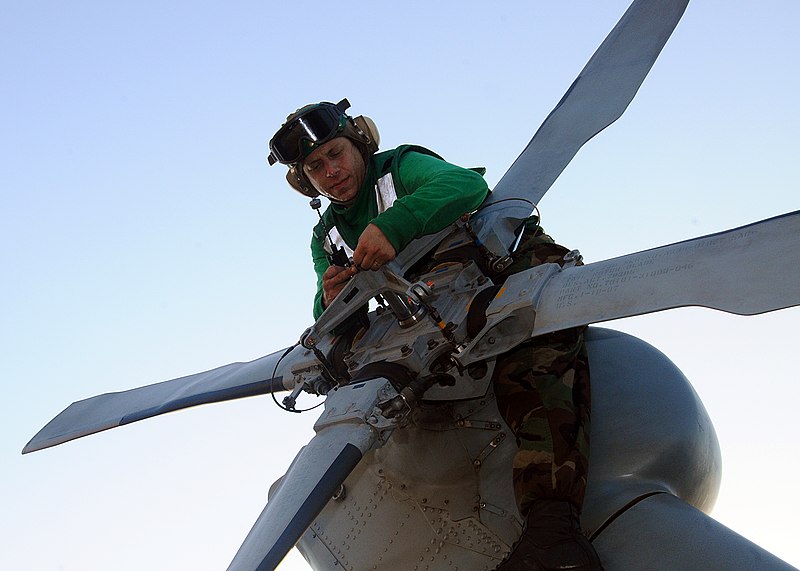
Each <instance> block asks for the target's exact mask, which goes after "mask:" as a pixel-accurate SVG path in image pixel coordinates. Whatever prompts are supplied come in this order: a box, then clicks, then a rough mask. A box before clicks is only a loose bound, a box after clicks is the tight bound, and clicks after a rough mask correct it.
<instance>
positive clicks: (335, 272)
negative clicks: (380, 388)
mask: <svg viewBox="0 0 800 571" xmlns="http://www.w3.org/2000/svg"><path fill="white" fill-rule="evenodd" d="M356 272H358V269H356V267H355V266H350V267H349V268H343V267H342V266H329V267H328V269H327V270H325V273H324V274H322V304H323V306H324V307H328V306H329V305H330V304H331V302H332V301H333V300H334V299H335V298H336V296H337V295H339V293H340V292H341V291H342V290H343V289H344V286H346V285H347V282H348V281H350V278H352V277H353V275H354V274H355V273H356Z"/></svg>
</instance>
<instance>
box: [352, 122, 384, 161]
mask: <svg viewBox="0 0 800 571" xmlns="http://www.w3.org/2000/svg"><path fill="white" fill-rule="evenodd" d="M353 122H354V123H355V124H356V127H358V128H359V129H360V130H361V132H362V133H364V135H365V136H366V138H367V140H366V141H365V144H366V146H367V154H369V155H371V154H372V153H374V152H375V151H377V150H378V147H379V146H380V144H381V135H380V133H379V132H378V127H377V126H376V125H375V121H373V120H372V119H370V118H369V117H365V116H364V115H359V116H358V117H356V118H355V119H353Z"/></svg>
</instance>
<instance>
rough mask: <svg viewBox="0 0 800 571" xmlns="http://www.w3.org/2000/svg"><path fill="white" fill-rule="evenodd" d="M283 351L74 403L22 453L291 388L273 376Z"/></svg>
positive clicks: (278, 377)
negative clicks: (203, 406)
mask: <svg viewBox="0 0 800 571" xmlns="http://www.w3.org/2000/svg"><path fill="white" fill-rule="evenodd" d="M285 351H286V350H285V349H283V350H281V351H276V352H275V353H271V354H270V355H267V356H265V357H261V358H260V359H256V360H255V361H250V362H248V363H231V364H229V365H225V366H223V367H218V368H216V369H212V370H210V371H205V372H203V373H196V374H194V375H189V376H186V377H180V378H178V379H173V380H171V381H164V382H163V383H156V384H153V385H147V386H144V387H139V388H136V389H131V390H128V391H121V392H116V393H106V394H103V395H98V396H96V397H92V398H89V399H85V400H81V401H77V402H74V403H72V404H71V405H69V406H68V407H67V408H66V409H64V410H63V411H62V412H61V413H60V414H59V415H58V416H56V417H55V418H54V419H53V420H51V421H50V422H49V423H47V425H46V426H45V427H44V428H42V429H41V430H40V431H39V432H38V433H37V434H36V435H35V436H34V437H33V438H32V439H31V440H30V442H28V444H27V445H26V446H25V448H23V450H22V453H23V454H26V453H28V452H34V451H36V450H41V449H43V448H49V447H50V446H56V445H58V444H62V443H64V442H68V441H69V440H74V439H76V438H80V437H82V436H87V435H89V434H94V433H96V432H100V431H103V430H108V429H109V428H115V427H117V426H121V425H123V424H129V423H131V422H136V421H137V420H143V419H145V418H150V417H153V416H157V415H159V414H164V413H166V412H172V411H175V410H180V409H183V408H188V407H192V406H197V405H200V404H208V403H214V402H222V401H226V400H232V399H238V398H244V397H250V396H255V395H262V394H266V393H269V392H270V391H283V390H288V389H289V388H290V387H287V386H284V384H283V378H282V377H281V376H280V375H279V374H278V375H275V367H276V365H277V364H278V361H279V360H280V358H281V355H283V354H284V352H285ZM273 377H274V378H273ZM287 380H290V379H287Z"/></svg>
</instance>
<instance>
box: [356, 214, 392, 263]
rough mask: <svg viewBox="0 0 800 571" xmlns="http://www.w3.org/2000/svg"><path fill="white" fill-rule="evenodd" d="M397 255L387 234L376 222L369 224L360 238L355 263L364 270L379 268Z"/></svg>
mask: <svg viewBox="0 0 800 571" xmlns="http://www.w3.org/2000/svg"><path fill="white" fill-rule="evenodd" d="M395 256H397V252H396V251H395V249H394V246H392V243H391V242H389V239H388V238H387V237H386V235H384V233H383V232H382V231H381V229H380V228H378V227H377V226H375V225H374V224H369V225H368V226H367V227H366V228H365V229H364V231H363V232H362V233H361V236H360V237H359V238H358V245H357V246H356V250H355V252H353V263H354V264H355V265H356V266H357V267H359V268H361V269H362V270H377V269H378V268H380V267H381V266H382V265H384V264H385V263H387V262H391V261H392V260H394V258H395Z"/></svg>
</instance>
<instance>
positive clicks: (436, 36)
mask: <svg viewBox="0 0 800 571" xmlns="http://www.w3.org/2000/svg"><path fill="white" fill-rule="evenodd" d="M627 4H628V2H626V1H622V0H613V1H607V2H602V3H598V2H589V1H576V2H569V3H564V2H547V3H545V2H522V1H511V2H506V3H503V5H502V7H497V6H492V5H490V4H488V3H483V2H472V1H467V2H458V3H455V2H442V3H436V5H433V6H432V5H429V4H428V3H424V2H417V1H412V2H407V3H404V4H402V5H399V6H398V5H392V6H391V7H389V6H388V5H387V6H386V7H384V6H383V5H376V4H373V3H368V2H349V1H346V2H339V3H336V4H329V3H316V2H311V3H308V5H307V7H306V9H305V10H304V12H303V14H297V13H296V12H294V11H292V10H291V8H290V7H289V3H284V4H281V5H275V6H273V5H268V4H267V3H261V2H248V1H242V2H234V3H228V4H224V5H223V4H222V3H212V2H170V3H168V4H162V3H144V5H143V4H142V3H140V2H136V3H135V2H128V1H120V2H114V3H102V2H88V1H86V2H80V1H79V2H71V3H61V2H53V1H44V2H35V3H34V2H24V3H23V2H7V3H5V4H4V6H3V17H2V18H0V73H2V77H3V82H2V86H1V87H0V103H2V105H0V121H2V129H0V195H1V196H2V204H3V207H2V209H1V210H0V217H2V218H1V219H0V234H1V236H0V238H2V239H1V240H0V244H1V245H0V262H2V268H3V274H4V277H5V279H3V280H2V281H0V300H1V301H0V303H1V304H2V315H3V319H2V328H0V351H2V355H3V362H4V365H5V367H6V374H5V375H3V379H2V381H1V382H2V387H3V390H4V393H5V398H4V399H2V404H1V405H0V407H2V410H0V423H2V440H0V442H1V443H2V447H1V448H0V454H2V465H3V476H2V478H3V484H4V485H3V486H2V488H1V489H2V491H0V494H2V495H1V496H0V501H1V502H2V505H3V506H4V509H3V515H2V518H0V525H1V526H2V528H0V531H2V534H3V536H4V538H5V547H4V548H3V549H2V550H0V568H2V569H25V570H27V569H30V570H36V571H40V570H48V571H49V570H59V571H94V570H98V571H100V570H107V569H116V570H134V569H189V568H193V569H221V568H225V566H227V564H228V563H229V562H230V560H231V558H232V557H233V555H234V553H235V552H236V550H237V549H238V546H239V545H240V543H241V541H242V540H243V539H244V537H245V535H246V534H247V531H248V530H249V528H250V526H251V525H252V523H253V522H254V521H255V519H256V517H257V516H258V513H259V512H260V511H261V509H262V508H263V505H264V503H265V501H266V492H267V489H268V487H269V485H270V484H271V483H272V482H273V481H274V480H275V479H276V478H277V477H279V476H280V475H281V474H282V473H283V471H284V470H285V469H286V467H287V466H288V464H289V463H290V461H291V459H292V457H293V456H294V454H295V453H296V451H297V450H298V448H299V447H300V446H301V445H302V443H303V442H305V441H307V440H308V439H309V438H310V436H311V426H312V424H313V422H314V420H315V419H316V416H317V413H316V412H314V413H308V414H303V415H289V414H287V413H284V412H282V411H280V410H278V409H277V408H276V407H275V406H274V405H273V404H272V402H271V400H270V399H269V398H256V399H246V400H243V401H238V402H232V403H226V404H218V405H214V406H208V407H201V408H198V409H193V410H189V411H184V412H182V413H180V414H169V415H165V416H163V417H159V418H155V419H151V420H148V421H146V422H142V423H137V424H136V425H132V426H128V427H124V428H120V429H117V430H114V431H111V432H107V433H103V434H99V435H95V436H92V437H89V438H85V439H81V440H79V441H75V442H72V443H68V444H65V445H63V446H60V447H57V448H54V449H50V450H46V451H43V452H38V453H36V454H32V455H28V456H25V457H22V456H20V454H19V451H20V450H21V448H22V447H23V445H24V444H25V443H26V442H27V441H28V440H29V439H30V437H31V436H33V434H35V433H36V431H37V430H39V428H41V427H42V426H43V425H44V424H45V423H46V422H47V421H49V420H50V419H51V418H52V417H53V416H55V415H56V414H57V413H58V412H60V411H61V410H62V409H63V408H64V407H66V406H67V405H68V404H69V403H71V402H73V401H75V400H80V399H83V398H87V397H90V396H93V395H95V394H100V393H104V392H111V391H117V390H123V389H127V388H133V387H136V386H140V385H144V384H150V383H154V382H158V381H162V380H167V379H170V378H175V377H179V376H183V375H186V374H190V373H194V372H198V371H202V370H207V369H211V368H214V367H217V366H220V365H223V364H226V363H229V362H233V361H248V360H251V359H254V358H257V357H259V356H261V355H265V354H267V353H270V352H272V351H274V350H277V349H280V348H282V347H286V346H288V345H290V344H292V343H294V342H295V341H296V340H297V338H298V337H299V335H300V334H301V333H302V332H303V330H304V329H305V328H306V327H307V326H308V325H310V323H311V321H312V319H311V299H312V296H313V290H314V275H313V270H312V267H311V263H310V259H309V258H310V253H309V240H310V228H311V227H312V226H313V224H314V222H315V214H314V213H313V212H312V211H311V210H310V209H309V208H308V206H307V201H306V200H305V199H304V198H302V197H301V196H300V195H298V194H296V193H294V192H293V191H291V190H290V189H289V187H288V186H287V185H286V183H285V181H284V180H283V176H284V174H285V171H284V169H283V168H282V167H280V166H276V167H272V168H269V167H267V164H266V161H265V156H266V154H267V148H266V143H267V141H268V140H269V138H270V137H271V136H272V134H273V133H274V131H275V130H276V129H277V128H278V127H279V126H280V124H281V123H282V121H283V120H284V119H285V117H286V115H287V114H289V113H290V112H292V111H293V110H295V109H296V108H298V107H300V106H302V105H303V104H305V103H308V102H315V101H319V100H330V101H338V100H339V99H341V98H343V97H348V98H349V99H350V102H351V103H352V109H351V112H352V113H354V114H362V113H363V114H366V115H369V116H371V117H372V118H373V119H374V120H375V121H376V123H377V125H378V127H379V129H380V131H381V134H382V148H391V147H393V146H396V145H398V144H402V143H415V144H420V145H424V146H426V147H428V148H431V149H433V150H435V151H437V152H438V153H439V154H441V155H442V156H444V157H445V158H447V159H448V160H450V161H452V162H455V163H457V164H461V165H464V166H486V167H487V169H488V172H487V175H486V177H487V180H488V181H489V183H490V186H491V185H493V184H494V183H496V182H497V181H498V180H499V179H500V177H501V176H502V174H503V173H504V172H505V170H506V169H507V168H508V167H509V166H510V164H511V163H512V162H513V160H514V159H515V158H516V156H517V155H518V154H519V152H520V151H521V150H522V149H523V148H524V147H525V145H526V144H527V142H528V140H529V139H530V137H531V136H532V135H533V133H534V131H535V130H536V128H537V127H538V125H539V124H540V123H541V121H542V120H543V119H544V118H545V117H546V116H547V114H548V113H549V111H550V110H551V109H552V108H553V106H554V105H555V104H556V103H557V102H558V100H559V99H560V98H561V95H562V94H563V93H564V91H565V90H566V89H567V87H568V86H569V85H570V83H571V82H572V80H573V79H574V78H575V76H576V75H577V74H578V72H579V71H580V69H581V68H582V67H583V65H584V64H585V62H586V61H587V60H588V59H589V57H590V56H591V54H592V53H593V52H594V50H595V49H596V47H597V46H598V45H599V44H600V42H601V41H602V40H603V38H604V37H605V35H606V34H607V33H608V32H609V31H610V30H611V28H612V27H613V25H614V24H615V23H616V21H617V20H618V19H619V17H620V16H621V14H622V13H623V12H624V10H625V9H626V7H627ZM798 21H800V4H798V3H797V2H794V1H790V0H765V1H764V2H758V3H752V2H743V1H738V0H737V1H734V2H723V1H721V0H718V1H699V0H695V1H693V2H691V3H690V5H689V7H688V9H687V12H686V14H685V15H684V17H683V20H682V22H681V23H680V24H679V25H678V28H677V30H676V31H675V33H674V34H673V36H672V38H671V39H670V41H669V42H668V43H667V45H666V47H665V49H664V51H663V52H662V55H661V57H660V59H659V60H658V61H657V62H656V64H655V66H654V69H653V70H652V72H651V73H650V76H649V77H648V78H647V80H646V81H645V83H644V85H643V86H642V88H641V90H640V92H639V94H638V95H637V97H636V98H635V99H634V101H633V103H632V104H631V106H630V108H629V109H628V111H627V112H626V113H625V114H624V115H623V117H622V118H621V119H620V120H619V121H618V122H617V123H615V124H614V125H612V126H611V127H610V128H609V129H607V130H606V131H604V132H603V133H601V134H600V135H598V136H597V137H596V138H595V139H593V140H592V141H590V142H589V143H588V144H587V145H586V146H585V147H584V149H583V150H581V151H580V152H579V153H578V155H577V156H576V158H575V159H574V160H573V162H572V163H571V164H570V165H569V166H568V167H567V169H566V171H565V172H564V174H563V175H562V176H561V177H560V178H559V180H558V181H556V183H555V185H554V186H553V187H552V188H551V190H550V192H549V193H548V194H547V195H546V196H545V198H544V199H543V201H542V203H541V205H540V207H541V211H542V215H543V225H544V227H545V228H546V229H547V230H548V232H549V233H550V234H551V235H553V236H554V237H555V238H556V239H557V240H558V241H559V242H561V243H563V244H565V245H568V246H570V247H573V248H579V249H580V250H581V252H582V253H583V255H584V257H585V259H586V260H587V261H588V262H592V261H598V260H603V259H606V258H610V257H614V256H619V255H623V254H627V253H630V252H635V251H640V250H643V249H647V248H652V247H656V246H659V245H663V244H667V243H672V242H677V241H680V240H685V239H688V238H692V237H695V236H701V235H705V234H709V233H713V232H718V231H722V230H726V229H729V228H733V227H736V226H741V225H744V224H748V223H751V222H755V221H757V220H761V219H764V218H768V217H771V216H776V215H779V214H782V213H785V212H789V211H793V210H796V209H797V208H798V198H797V197H798V184H797V172H796V170H797V168H796V163H797V156H798V143H797V139H796V133H797V132H798V131H799V130H800V111H798V106H797V93H798V78H797V54H798V53H800V38H798V34H797V33H796V29H795V27H796V22H798ZM798 318H800V311H799V310H798V309H790V310H785V311H782V312H776V313H772V314H768V315H764V316H758V317H749V318H746V317H738V316H732V315H728V314H722V313H719V312H714V311H711V310H705V309H695V308H691V309H680V310H673V311H668V312H662V313H660V314H655V315H649V316H642V317H637V318H632V319H626V320H619V321H616V322H612V323H609V324H606V326H608V327H612V328H617V329H621V330H624V331H627V332H630V333H632V334H634V335H637V336H639V337H641V338H642V339H644V340H646V341H648V342H650V343H652V344H653V345H655V346H656V347H658V348H659V349H661V350H662V351H664V352H665V353H666V354H667V355H669V356H670V357H671V358H672V359H673V361H674V362H675V363H676V364H677V365H678V366H679V367H680V368H681V369H682V370H683V371H684V373H685V374H686V375H687V376H688V378H689V379H690V380H691V381H692V383H693V385H694V387H695V389H696V390H697V392H698V393H699V395H700V397H701V398H702V399H703V401H704V403H705V406H706V407H707V409H708V411H709V413H710V415H711V418H712V420H713V421H714V424H715V427H716V430H717V434H718V436H719V439H720V443H721V447H722V454H723V464H724V470H723V483H722V488H721V492H720V496H719V500H718V502H717V507H716V509H715V511H714V513H713V514H712V515H713V517H715V518H717V519H718V520H719V521H721V522H722V523H724V524H725V525H727V526H729V527H731V528H732V529H734V530H735V531H737V532H739V533H741V534H743V535H745V536H746V537H748V538H749V539H751V540H753V541H755V542H756V543H759V544H760V545H762V546H763V547H765V548H767V549H769V550H770V551H772V552H773V553H775V554H776V555H778V556H780V557H782V558H783V559H785V560H786V561H788V562H790V563H792V564H793V565H795V566H800V547H798V543H797V540H796V535H797V534H796V531H797V524H796V514H797V513H798V511H800V498H798V493H797V490H796V482H797V474H798V471H800V461H799V460H798V459H797V456H796V452H793V451H795V450H796V448H797V444H796V441H797V437H798V435H800V428H799V427H798V425H797V422H796V417H797V405H796V403H797V402H798V401H800V383H798V380H800V379H798V372H797V371H798V368H797V365H796V363H795V361H794V359H793V357H794V356H795V355H796V352H797V322H798ZM306 568H307V567H306V566H305V565H304V563H303V562H302V559H301V558H300V557H299V555H297V554H296V552H293V553H292V555H290V557H289V558H287V560H286V561H285V562H284V563H283V564H282V565H281V567H280V569H281V570H282V571H289V570H299V569H306Z"/></svg>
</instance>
